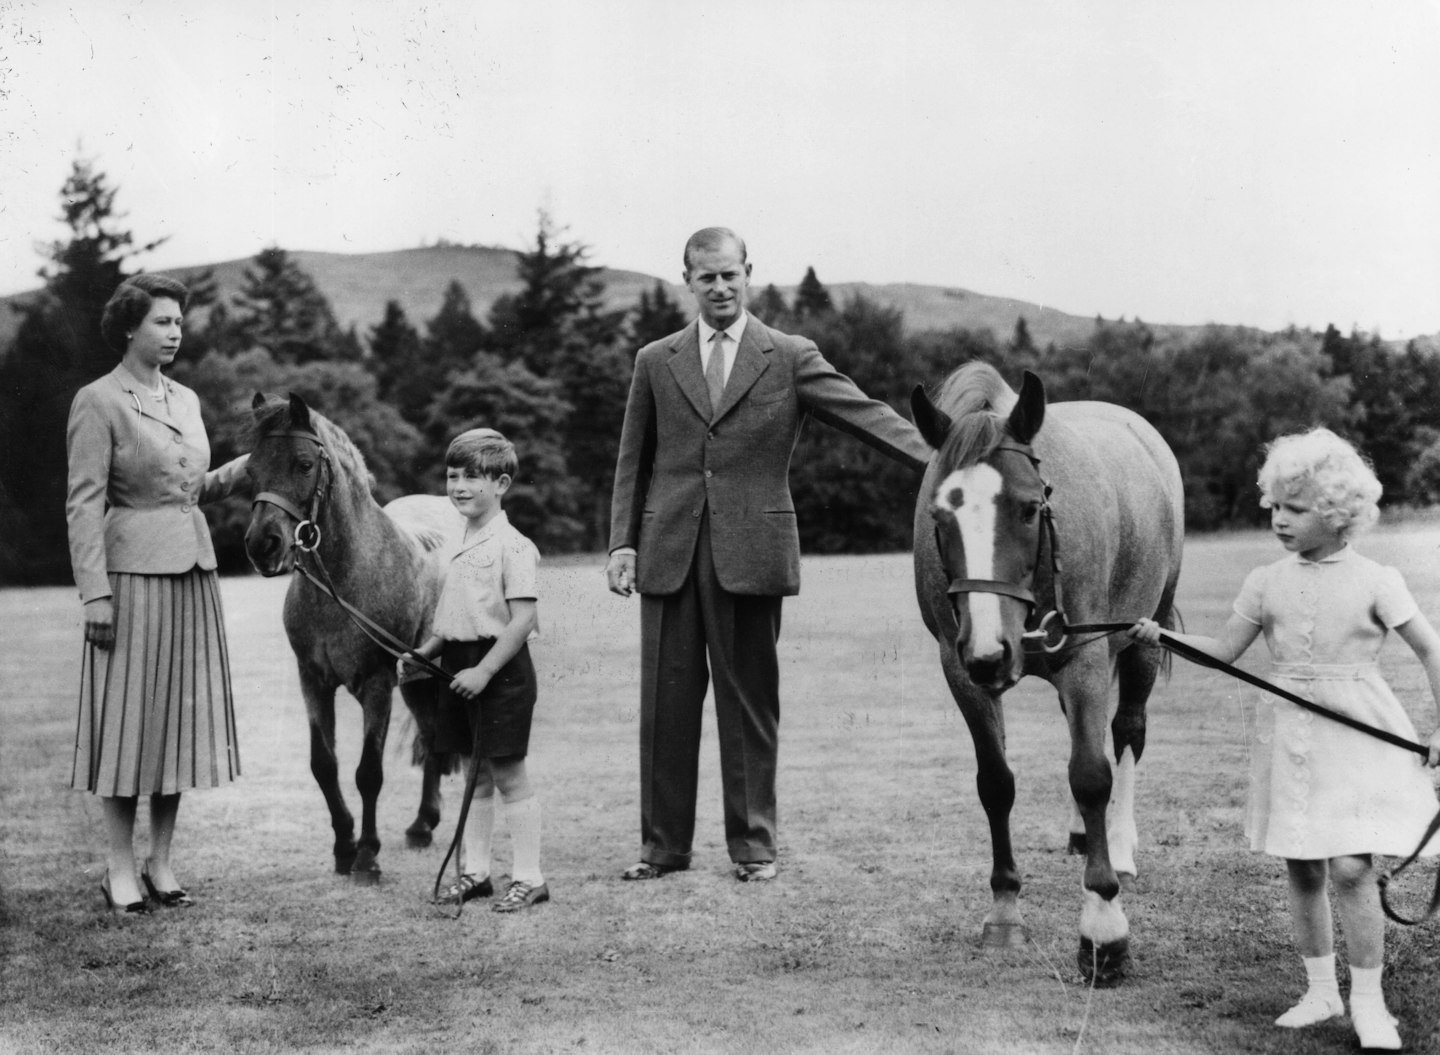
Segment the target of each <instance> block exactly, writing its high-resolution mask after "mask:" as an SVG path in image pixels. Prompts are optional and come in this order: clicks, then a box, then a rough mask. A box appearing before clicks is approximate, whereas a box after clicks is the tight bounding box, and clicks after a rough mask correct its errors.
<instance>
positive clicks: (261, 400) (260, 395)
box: [250, 392, 265, 416]
mask: <svg viewBox="0 0 1440 1055" xmlns="http://www.w3.org/2000/svg"><path fill="white" fill-rule="evenodd" d="M264 405H265V393H264V392H256V393H255V398H254V399H252V400H251V401H250V409H251V410H253V411H254V412H255V414H256V416H259V414H260V408H261V407H263V406H264Z"/></svg>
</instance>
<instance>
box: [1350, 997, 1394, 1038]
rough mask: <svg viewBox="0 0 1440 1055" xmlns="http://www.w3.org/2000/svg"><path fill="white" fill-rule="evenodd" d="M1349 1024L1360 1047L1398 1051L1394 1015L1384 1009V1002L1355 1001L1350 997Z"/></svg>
mask: <svg viewBox="0 0 1440 1055" xmlns="http://www.w3.org/2000/svg"><path fill="white" fill-rule="evenodd" d="M1350 1024H1351V1025H1353V1026H1354V1027H1355V1036H1356V1037H1357V1038H1358V1039H1359V1041H1360V1047H1361V1048H1362V1049H1364V1050H1366V1051H1399V1050H1400V1048H1401V1044H1400V1031H1399V1030H1397V1029H1396V1028H1395V1026H1396V1019H1395V1016H1394V1015H1392V1014H1391V1013H1390V1012H1389V1011H1387V1010H1386V1009H1385V1005H1384V1003H1369V1002H1363V1001H1362V1002H1361V1003H1356V1002H1355V1001H1354V1000H1353V999H1352V1000H1351V1001H1350Z"/></svg>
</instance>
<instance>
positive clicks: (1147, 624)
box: [1125, 619, 1160, 645]
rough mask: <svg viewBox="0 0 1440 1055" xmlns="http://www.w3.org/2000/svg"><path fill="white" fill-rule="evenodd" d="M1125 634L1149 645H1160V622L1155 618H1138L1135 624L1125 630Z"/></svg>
mask: <svg viewBox="0 0 1440 1055" xmlns="http://www.w3.org/2000/svg"><path fill="white" fill-rule="evenodd" d="M1125 636H1126V637H1128V638H1130V639H1132V640H1134V641H1143V642H1144V643H1145V644H1147V645H1158V644H1159V643H1160V624H1159V623H1157V622H1155V620H1153V619H1137V620H1135V625H1134V626H1132V627H1131V628H1130V629H1129V630H1127V631H1125Z"/></svg>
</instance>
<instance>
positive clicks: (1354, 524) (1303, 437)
mask: <svg viewBox="0 0 1440 1055" xmlns="http://www.w3.org/2000/svg"><path fill="white" fill-rule="evenodd" d="M1259 483H1260V504H1261V505H1262V506H1264V507H1265V508H1266V509H1269V508H1270V507H1272V506H1274V505H1275V504H1276V503H1278V502H1282V501H1284V500H1285V499H1287V498H1292V497H1294V496H1295V495H1297V494H1300V493H1301V492H1304V491H1308V492H1309V494H1310V497H1311V498H1312V499H1313V501H1314V503H1315V510H1316V512H1318V513H1319V514H1320V516H1321V517H1322V518H1323V519H1324V521H1325V523H1326V524H1328V525H1330V527H1331V528H1332V529H1333V530H1334V531H1335V532H1336V533H1338V534H1339V535H1340V537H1341V538H1347V537H1349V536H1350V535H1352V534H1354V533H1357V532H1360V531H1364V530H1365V529H1366V528H1368V527H1371V526H1372V525H1374V523H1375V521H1377V520H1378V519H1380V492H1381V490H1382V489H1381V487H1380V481H1379V480H1377V479H1376V478H1375V471H1374V470H1373V469H1372V468H1371V467H1370V463H1369V462H1368V461H1367V460H1366V459H1365V457H1364V456H1363V455H1362V454H1361V453H1360V452H1359V451H1357V450H1356V449H1355V448H1354V447H1353V446H1351V445H1350V444H1349V443H1348V442H1346V441H1345V440H1343V439H1341V438H1340V437H1339V436H1337V435H1336V434H1335V433H1333V432H1331V431H1330V430H1329V429H1326V428H1315V429H1311V430H1310V431H1309V432H1299V433H1293V434H1291V435H1289V436H1281V437H1280V438H1279V439H1277V440H1275V441H1274V442H1273V443H1271V444H1270V445H1269V446H1268V447H1266V448H1265V464H1264V465H1263V466H1261V467H1260V480H1259Z"/></svg>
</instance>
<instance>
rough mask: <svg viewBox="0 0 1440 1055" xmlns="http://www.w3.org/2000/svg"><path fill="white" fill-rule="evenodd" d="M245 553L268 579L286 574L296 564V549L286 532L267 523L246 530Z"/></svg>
mask: <svg viewBox="0 0 1440 1055" xmlns="http://www.w3.org/2000/svg"><path fill="white" fill-rule="evenodd" d="M245 555H246V556H247V557H249V558H250V564H251V565H252V566H253V567H254V568H255V570H256V571H258V572H259V573H260V574H261V575H263V576H265V577H266V578H267V579H269V578H274V577H275V576H276V575H284V574H285V573H286V572H288V571H290V570H291V568H292V567H294V564H295V551H294V549H293V548H292V547H291V545H290V540H289V538H288V537H286V535H285V533H284V532H282V531H279V530H277V529H276V528H275V527H273V526H271V525H267V524H256V523H251V525H250V526H249V527H248V528H247V529H246V531H245Z"/></svg>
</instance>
